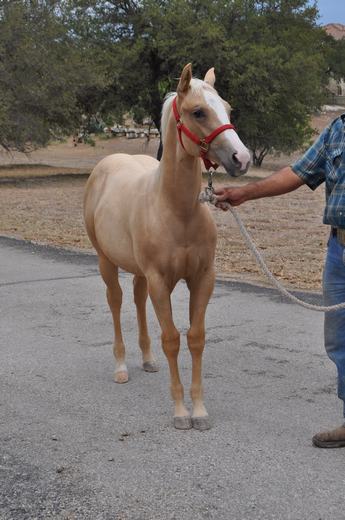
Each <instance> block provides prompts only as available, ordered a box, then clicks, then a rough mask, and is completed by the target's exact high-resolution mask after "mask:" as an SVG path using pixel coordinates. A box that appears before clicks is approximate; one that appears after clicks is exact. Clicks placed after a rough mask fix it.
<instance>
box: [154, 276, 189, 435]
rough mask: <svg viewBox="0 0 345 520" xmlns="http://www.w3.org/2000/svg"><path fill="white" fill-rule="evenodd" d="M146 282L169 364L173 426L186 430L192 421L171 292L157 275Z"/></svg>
mask: <svg viewBox="0 0 345 520" xmlns="http://www.w3.org/2000/svg"><path fill="white" fill-rule="evenodd" d="M147 281H148V290H149V295H150V298H151V301H152V304H153V307H154V309H155V312H156V315H157V318H158V321H159V324H160V327H161V331H162V336H161V339H162V347H163V351H164V354H165V355H166V357H167V360H168V363H169V370H170V381H171V386H170V389H171V396H172V398H173V400H174V403H175V414H174V426H175V428H177V429H179V430H188V429H190V428H191V427H192V421H191V418H190V414H189V412H188V410H187V409H186V407H185V405H184V391H183V386H182V383H181V380H180V375H179V370H178V364H177V358H178V353H179V350H180V333H179V332H178V330H177V329H176V327H175V324H174V321H173V318H172V310H171V301H170V295H171V290H169V288H168V286H167V284H166V282H165V280H164V278H163V277H162V276H160V275H158V274H154V275H151V276H148V277H147Z"/></svg>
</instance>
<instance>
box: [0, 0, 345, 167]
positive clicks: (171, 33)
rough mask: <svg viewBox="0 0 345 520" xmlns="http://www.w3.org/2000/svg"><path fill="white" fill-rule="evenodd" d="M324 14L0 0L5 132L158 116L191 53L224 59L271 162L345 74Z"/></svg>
mask: <svg viewBox="0 0 345 520" xmlns="http://www.w3.org/2000/svg"><path fill="white" fill-rule="evenodd" d="M316 22H317V9H316V8H315V6H312V5H310V2H309V1H308V0H261V1H257V0H214V1H212V2H210V1H209V0H90V1H86V0H64V1H61V0H0V121H1V124H0V143H1V144H2V145H3V146H5V147H7V148H17V149H21V150H25V149H27V148H30V147H32V146H41V145H44V144H46V143H47V142H48V140H49V139H50V137H51V136H59V135H61V134H63V133H66V132H72V131H73V130H74V129H75V128H78V127H79V125H80V121H81V116H82V115H83V116H84V120H86V121H91V120H92V118H93V117H94V116H96V117H97V118H98V117H102V118H103V120H107V121H108V120H110V119H111V118H114V119H116V120H118V121H120V120H121V118H122V116H123V114H124V113H125V112H131V113H132V114H133V115H134V117H135V119H136V120H137V121H141V120H142V119H143V118H144V116H149V117H151V118H152V120H153V121H154V122H155V124H156V126H157V127H159V122H160V113H161V106H162V102H163V99H164V96H165V95H166V93H167V92H169V91H171V90H175V88H176V85H177V78H178V77H179V75H180V73H181V70H182V67H183V66H184V65H185V64H186V63H188V62H190V61H191V62H192V63H193V71H194V74H195V75H196V76H198V77H203V74H204V73H205V72H206V70H207V69H208V68H209V67H212V66H214V67H215V69H216V75H217V85H216V86H217V89H218V90H219V92H220V94H221V95H222V96H223V97H225V98H226V99H228V100H229V101H230V103H231V105H232V106H233V108H234V111H233V119H234V122H235V124H236V125H237V127H238V129H239V133H240V135H241V137H242V139H243V141H244V142H245V143H246V144H247V145H248V146H249V147H250V148H251V149H252V150H253V152H254V159H255V162H256V163H257V164H258V165H260V164H261V162H262V160H263V158H264V157H265V155H266V154H267V153H268V152H271V151H276V152H289V151H292V150H295V149H296V148H298V147H300V146H301V145H302V144H303V143H304V142H305V140H307V139H309V138H310V136H311V129H310V127H309V120H310V114H311V113H312V112H313V111H314V110H315V109H317V108H318V107H319V106H320V104H321V103H322V102H323V96H324V90H325V86H326V84H327V82H328V78H329V75H330V74H332V75H333V76H334V77H340V76H341V75H345V62H344V59H345V58H344V56H345V53H344V45H345V43H344V42H335V41H334V40H333V39H332V38H330V37H328V36H327V35H326V34H325V32H324V31H323V30H322V29H320V28H319V27H318V26H317V23H316ZM110 115H111V118H110Z"/></svg>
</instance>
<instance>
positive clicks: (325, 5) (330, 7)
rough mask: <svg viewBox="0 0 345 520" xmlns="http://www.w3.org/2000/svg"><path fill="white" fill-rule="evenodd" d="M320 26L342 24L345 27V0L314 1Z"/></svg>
mask: <svg viewBox="0 0 345 520" xmlns="http://www.w3.org/2000/svg"><path fill="white" fill-rule="evenodd" d="M316 3H317V5H318V9H319V13H320V20H319V23H320V24H321V25H325V24H327V23H342V24H344V25H345V0H316Z"/></svg>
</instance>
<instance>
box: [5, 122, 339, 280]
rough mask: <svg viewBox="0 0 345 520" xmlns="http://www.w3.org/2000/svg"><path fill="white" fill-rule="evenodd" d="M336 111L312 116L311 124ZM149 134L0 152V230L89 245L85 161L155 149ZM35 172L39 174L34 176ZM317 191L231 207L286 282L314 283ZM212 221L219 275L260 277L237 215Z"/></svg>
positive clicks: (319, 256)
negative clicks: (26, 153)
mask: <svg viewBox="0 0 345 520" xmlns="http://www.w3.org/2000/svg"><path fill="white" fill-rule="evenodd" d="M337 113H339V112H327V113H323V114H321V115H320V116H318V117H317V118H314V121H313V122H314V126H315V128H316V129H317V130H320V129H321V128H323V127H324V126H325V125H326V124H327V123H328V122H329V121H331V120H332V119H333V118H334V117H336V115H337ZM157 146H158V141H157V140H156V139H153V140H151V142H150V143H146V142H145V141H144V140H142V139H136V140H127V139H125V138H117V139H109V140H104V139H100V140H97V142H96V146H95V147H91V146H89V145H84V144H80V145H78V146H77V147H74V146H73V143H72V141H68V142H66V143H60V144H54V145H51V146H49V147H48V148H46V149H44V150H40V151H37V152H34V153H32V154H31V155H30V156H24V155H23V154H13V155H11V156H9V155H8V154H5V153H3V154H0V165H1V166H0V206H1V209H2V211H1V213H0V233H1V234H2V235H7V236H15V237H20V238H24V239H27V240H33V241H36V242H40V243H47V244H53V245H57V246H62V247H73V248H80V249H83V250H89V249H90V248H91V246H90V243H89V241H88V238H87V236H86V233H85V230H84V225H83V219H82V197H83V189H84V185H85V182H86V178H87V175H86V174H87V173H89V172H90V171H91V169H92V167H93V166H94V165H95V164H96V163H97V162H98V161H99V160H100V159H101V158H102V157H104V156H105V155H108V154H110V153H114V152H120V151H121V152H127V153H147V154H150V155H153V156H154V155H155V154H156V150H157ZM297 156H298V154H295V156H294V157H292V156H290V157H286V156H281V157H278V158H276V157H269V158H268V159H267V160H266V162H265V163H264V167H263V168H262V169H260V170H258V169H255V168H251V170H250V171H249V173H248V174H247V175H246V176H245V178H241V179H240V180H239V179H236V180H232V179H230V178H229V177H225V176H224V177H222V176H221V175H218V176H217V179H216V181H215V184H228V185H230V184H231V185H236V184H239V183H243V182H253V181H254V180H256V179H257V178H258V177H264V176H266V175H269V174H270V173H271V172H272V171H274V170H276V169H277V168H279V167H281V166H285V165H287V164H290V163H291V162H292V161H293V160H294V158H295V157H297ZM40 177H41V178H40ZM323 207H324V191H323V188H319V189H318V190H316V191H315V192H312V191H311V190H310V189H308V188H306V187H302V188H300V189H299V190H297V191H296V192H294V193H290V194H288V195H284V196H282V197H279V198H271V199H262V200H258V201H254V202H250V203H247V204H244V205H243V206H241V207H240V208H239V209H238V211H239V213H240V215H241V216H242V218H243V220H244V222H245V224H246V225H247V227H248V229H249V231H250V233H251V235H252V236H253V238H254V239H255V242H256V243H257V245H258V246H260V248H261V249H262V250H263V252H264V256H265V259H266V261H267V263H268V265H269V267H270V269H271V270H272V271H273V273H274V274H275V275H276V276H277V277H278V278H279V279H281V280H282V281H284V283H285V285H287V286H290V287H294V288H299V289H312V290H319V289H320V282H321V275H322V265H323V258H324V253H325V247H326V241H327V234H328V228H327V227H326V226H324V225H323V224H322V212H323ZM211 211H212V213H213V215H214V218H215V220H216V222H217V226H218V230H219V233H218V246H217V253H216V269H217V274H218V276H226V277H230V278H234V279H241V280H248V281H253V282H260V283H263V282H265V280H264V278H263V275H262V274H261V273H260V272H259V269H258V268H257V266H256V264H255V261H254V260H253V258H252V256H251V254H250V252H249V251H248V250H247V249H246V246H245V244H244V242H243V239H242V237H241V235H240V233H239V231H238V228H237V225H236V223H235V222H234V221H233V218H232V217H231V215H230V214H228V213H223V212H222V211H220V210H216V209H214V208H211Z"/></svg>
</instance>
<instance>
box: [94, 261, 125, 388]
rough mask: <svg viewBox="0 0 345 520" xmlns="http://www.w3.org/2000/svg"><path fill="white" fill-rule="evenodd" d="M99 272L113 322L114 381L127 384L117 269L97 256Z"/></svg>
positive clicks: (120, 295)
mask: <svg viewBox="0 0 345 520" xmlns="http://www.w3.org/2000/svg"><path fill="white" fill-rule="evenodd" d="M99 270H100V273H101V276H102V278H103V280H104V283H105V284H106V286H107V300H108V304H109V307H110V310H111V313H112V316H113V322H114V335H115V337H114V346H113V352H114V356H115V372H114V380H115V382H116V383H127V381H128V370H127V366H126V360H125V357H126V351H125V345H124V342H123V338H122V331H121V322H120V311H121V304H122V290H121V287H120V284H119V280H118V268H117V266H115V265H114V264H112V263H111V262H110V261H109V260H108V259H107V258H106V257H105V256H102V255H101V256H99Z"/></svg>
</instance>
